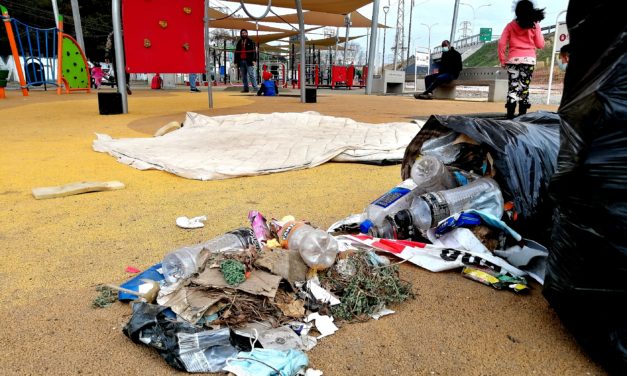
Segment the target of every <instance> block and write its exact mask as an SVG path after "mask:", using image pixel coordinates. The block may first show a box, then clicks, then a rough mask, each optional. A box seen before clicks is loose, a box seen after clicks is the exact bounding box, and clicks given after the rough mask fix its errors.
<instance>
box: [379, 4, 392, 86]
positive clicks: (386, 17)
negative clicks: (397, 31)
mask: <svg viewBox="0 0 627 376" xmlns="http://www.w3.org/2000/svg"><path fill="white" fill-rule="evenodd" d="M388 10H390V7H383V13H385V17H384V18H383V24H384V26H385V29H384V30H383V58H382V60H383V61H382V62H381V74H383V71H384V70H385V37H386V36H387V35H388Z"/></svg>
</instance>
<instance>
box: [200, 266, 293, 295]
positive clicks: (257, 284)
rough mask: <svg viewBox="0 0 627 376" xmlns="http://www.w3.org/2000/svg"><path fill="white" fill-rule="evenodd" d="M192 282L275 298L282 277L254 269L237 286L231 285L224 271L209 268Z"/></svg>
mask: <svg viewBox="0 0 627 376" xmlns="http://www.w3.org/2000/svg"><path fill="white" fill-rule="evenodd" d="M191 281H192V283H194V284H197V285H199V286H204V287H213V288H217V289H223V288H231V289H235V290H239V291H244V292H247V293H249V294H253V295H261V296H267V297H268V298H274V296H275V295H276V292H277V290H278V289H279V282H281V277H279V276H277V275H274V274H270V273H268V272H264V271H263V270H253V271H252V272H251V273H250V277H249V278H248V279H246V281H244V282H242V283H240V284H239V285H237V286H231V285H229V284H228V283H226V281H225V280H224V277H223V276H222V272H220V270H219V269H217V268H208V269H205V270H204V271H203V272H202V273H200V274H199V275H198V276H197V277H194V278H192V280H191Z"/></svg>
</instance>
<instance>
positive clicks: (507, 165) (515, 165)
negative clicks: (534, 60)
mask: <svg viewBox="0 0 627 376" xmlns="http://www.w3.org/2000/svg"><path fill="white" fill-rule="evenodd" d="M559 125H560V119H559V116H558V114H556V113H552V112H532V113H528V114H527V115H524V116H521V117H518V118H517V119H516V121H511V120H497V119H489V118H471V117H466V116H435V115H434V116H431V117H430V118H429V120H427V122H426V123H425V125H424V126H423V128H422V129H421V130H420V132H418V134H417V135H416V137H414V139H413V140H412V141H411V143H410V144H409V146H408V147H407V149H406V151H405V157H404V159H403V165H402V168H401V177H402V178H403V179H406V178H407V177H409V176H410V171H411V167H412V165H413V163H414V161H415V160H416V157H417V156H419V155H422V154H423V153H425V152H430V149H429V148H426V149H425V148H424V147H425V146H431V144H432V143H434V142H430V140H432V139H436V140H447V141H449V142H451V140H453V141H452V143H453V144H456V145H459V153H458V155H457V157H456V159H455V161H453V162H450V163H448V164H449V165H450V166H452V167H457V168H459V169H461V170H465V171H472V172H474V173H475V174H479V175H487V176H492V175H493V176H494V179H495V180H496V181H497V183H499V186H500V188H501V191H502V193H503V197H504V199H505V201H513V202H514V206H515V209H516V211H517V212H518V213H519V215H518V218H519V220H518V221H517V224H516V228H515V229H516V230H518V231H519V232H523V233H525V234H526V235H527V236H530V234H533V236H531V237H532V238H535V239H537V240H540V241H545V240H547V239H548V231H547V229H548V228H550V207H549V206H548V203H547V202H546V200H544V198H545V197H546V193H547V192H548V183H549V180H550V178H551V176H552V175H553V173H554V172H555V167H556V165H557V153H558V150H559ZM451 131H453V132H454V133H453V135H456V137H453V136H452V135H451ZM440 148H442V145H440ZM423 149H424V150H423ZM449 154H450V153H449Z"/></svg>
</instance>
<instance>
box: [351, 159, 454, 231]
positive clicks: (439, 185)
mask: <svg viewBox="0 0 627 376" xmlns="http://www.w3.org/2000/svg"><path fill="white" fill-rule="evenodd" d="M457 186H458V184H457V180H456V179H455V177H454V175H453V174H452V173H451V172H450V171H449V170H448V169H447V167H446V166H445V165H444V164H443V163H442V162H441V161H440V160H438V159H437V158H436V157H433V156H429V155H427V156H422V157H420V158H418V159H417V160H416V162H415V163H414V165H413V166H412V169H411V179H407V180H405V181H403V182H401V183H400V184H399V185H397V186H395V187H394V188H392V189H391V190H389V191H388V192H386V193H385V194H383V196H381V197H379V198H378V199H376V200H375V201H373V202H372V203H371V204H370V205H368V207H367V208H366V210H365V211H364V218H365V220H364V221H363V222H362V223H361V225H360V227H359V230H360V231H361V233H363V234H367V233H369V230H370V228H371V227H373V226H375V227H377V226H382V225H383V222H384V219H385V217H386V216H394V214H396V213H397V212H399V211H400V210H403V209H407V208H409V207H410V206H411V203H412V201H413V200H414V199H415V198H416V197H417V196H419V195H421V194H423V193H426V192H433V191H440V190H444V189H450V188H454V187H457Z"/></svg>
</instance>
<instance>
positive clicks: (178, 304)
mask: <svg viewBox="0 0 627 376" xmlns="http://www.w3.org/2000/svg"><path fill="white" fill-rule="evenodd" d="M224 298H226V296H225V295H224V294H220V293H209V292H208V291H206V290H204V289H199V288H192V287H182V288H179V289H177V290H174V291H173V292H171V293H169V294H167V295H159V297H158V298H157V303H159V304H160V305H162V306H166V307H170V308H171V309H172V311H174V312H175V313H176V314H178V315H179V316H181V317H182V318H183V319H185V320H186V321H189V322H190V323H192V324H195V323H196V322H198V320H200V319H201V318H202V317H203V316H204V314H205V312H206V311H207V310H208V309H209V308H210V307H211V306H213V305H214V304H216V303H218V302H220V301H221V300H222V299H224Z"/></svg>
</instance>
